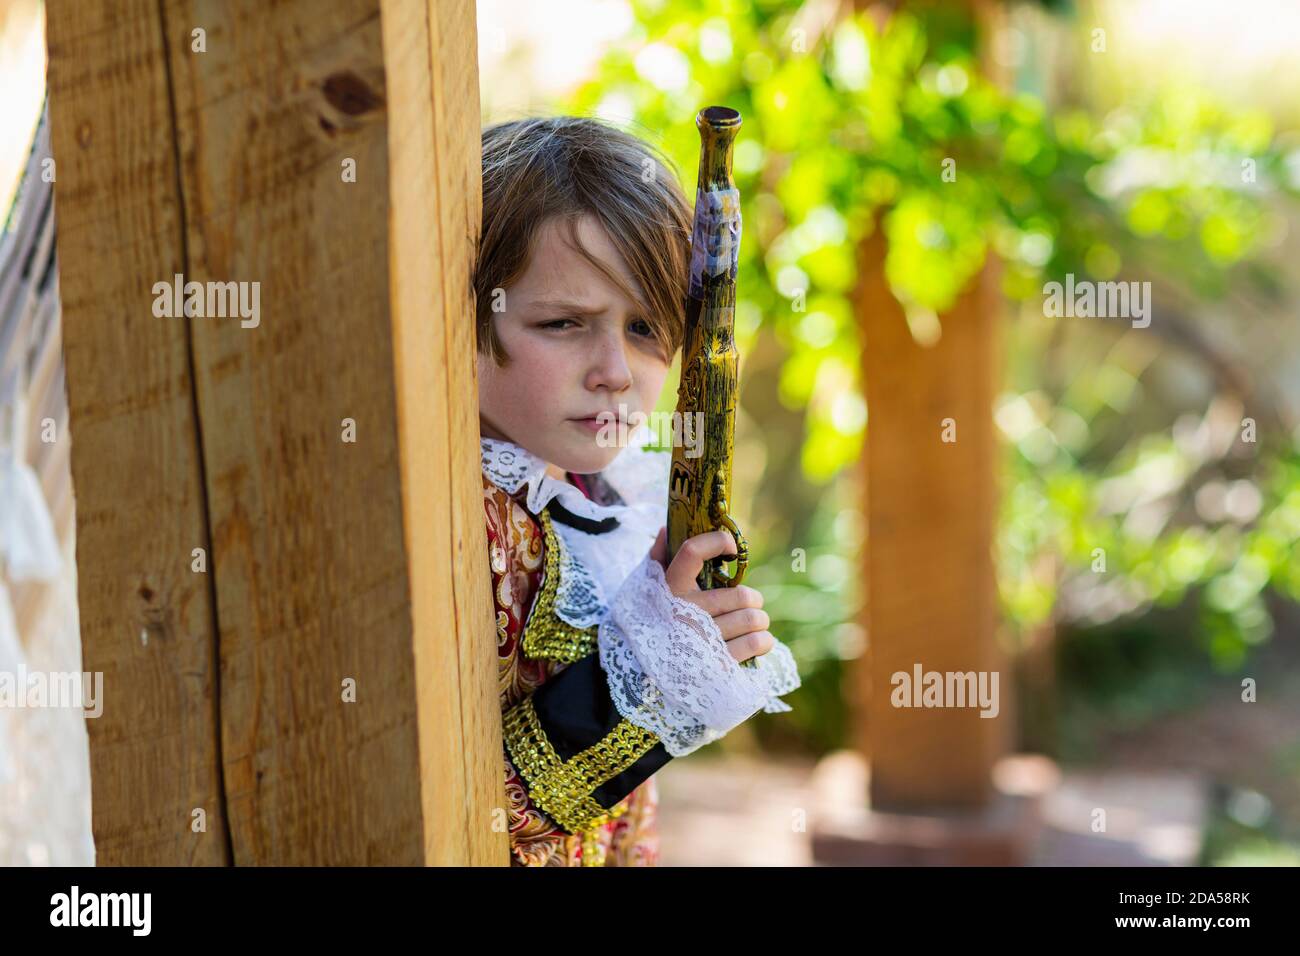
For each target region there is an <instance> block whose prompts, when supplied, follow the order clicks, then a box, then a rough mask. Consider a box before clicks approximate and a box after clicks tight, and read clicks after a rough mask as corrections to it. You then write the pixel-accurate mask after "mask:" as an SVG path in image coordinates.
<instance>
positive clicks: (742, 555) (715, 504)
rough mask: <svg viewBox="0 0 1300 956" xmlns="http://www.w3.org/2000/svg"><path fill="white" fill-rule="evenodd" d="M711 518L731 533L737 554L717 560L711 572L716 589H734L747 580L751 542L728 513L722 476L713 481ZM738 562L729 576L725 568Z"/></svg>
mask: <svg viewBox="0 0 1300 956" xmlns="http://www.w3.org/2000/svg"><path fill="white" fill-rule="evenodd" d="M709 516H710V517H711V518H712V519H713V520H714V521H715V522H716V523H717V524H718V525H720V526H721V527H723V528H726V529H727V530H728V531H730V532H731V536H732V537H733V538H735V539H736V553H735V555H733V556H731V557H721V558H718V559H717V562H718V563H717V564H715V565H714V566H713V568H712V569H711V571H710V575H711V578H712V582H713V586H714V587H723V588H734V587H735V586H736V585H738V584H739V583H740V582H741V581H743V580H744V578H745V571H746V570H747V569H748V568H749V542H748V541H746V540H745V536H744V535H743V534H741V532H740V528H739V526H737V524H736V522H735V520H734V519H733V518H732V517H731V515H730V514H729V513H728V511H727V499H726V496H725V495H724V493H723V481H722V475H720V474H719V475H715V476H714V480H713V501H712V502H711V503H710V504H709ZM732 561H735V562H736V570H735V571H734V572H733V573H732V574H727V573H726V572H725V571H724V570H723V568H724V567H725V565H727V564H729V563H730V562H732Z"/></svg>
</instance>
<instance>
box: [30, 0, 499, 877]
mask: <svg viewBox="0 0 1300 956" xmlns="http://www.w3.org/2000/svg"><path fill="white" fill-rule="evenodd" d="M133 12H134V13H136V14H137V16H136V17H135V18H134V20H133V21H132V22H131V23H128V24H126V25H124V26H123V27H122V28H121V29H122V31H123V32H125V33H126V34H128V35H131V36H135V35H140V36H145V35H149V36H152V37H154V38H155V39H154V41H153V42H154V43H155V44H158V45H160V46H161V47H162V48H163V49H165V51H166V56H165V63H164V65H163V70H162V79H161V81H158V82H155V84H154V86H152V87H150V89H149V91H148V93H149V95H148V97H147V101H148V102H147V104H143V105H142V104H141V103H140V100H142V99H145V98H146V97H145V96H144V91H141V90H140V89H139V88H137V90H136V105H135V106H134V108H135V109H139V110H142V111H144V112H147V113H149V114H150V116H151V117H152V119H153V121H154V122H156V123H159V124H160V125H161V126H162V127H163V129H164V130H170V134H168V135H164V136H161V137H159V136H156V135H155V136H154V137H153V138H151V139H150V140H149V141H148V143H149V155H150V157H151V158H152V160H153V161H154V162H156V163H157V164H158V166H159V167H160V171H161V172H162V176H161V177H160V179H159V180H158V182H156V183H155V184H154V188H155V189H156V190H158V192H159V193H160V195H159V196H157V197H154V201H156V205H157V207H158V208H159V209H161V210H165V211H166V212H167V213H168V219H167V222H168V224H169V226H171V227H172V228H171V229H170V230H169V232H168V234H167V239H168V242H167V243H166V244H165V247H164V251H165V252H166V253H167V257H166V259H165V261H166V262H167V263H168V265H167V267H166V268H163V267H162V266H163V260H162V259H161V258H160V259H159V261H157V262H155V261H154V260H150V261H149V263H148V264H147V268H146V269H145V270H143V271H144V273H145V275H146V277H147V278H148V279H149V284H148V285H145V286H144V287H143V289H144V291H145V292H146V293H147V291H148V289H149V287H150V285H151V284H152V283H153V282H156V281H170V279H171V276H172V274H173V272H183V273H184V276H185V279H186V280H191V281H198V282H223V283H224V282H237V283H254V282H255V283H258V290H259V293H260V316H259V321H258V323H257V325H256V326H255V327H244V325H243V324H241V321H240V318H239V317H213V316H205V317H194V318H192V319H190V320H188V322H187V320H185V319H155V318H154V317H153V316H152V315H151V313H150V311H149V309H148V308H147V307H146V308H145V309H144V310H143V311H142V312H140V315H141V316H142V317H144V319H146V320H148V321H150V322H152V323H154V324H155V325H156V326H157V328H159V329H163V328H165V329H168V330H173V331H181V332H182V333H183V330H184V329H185V328H186V327H187V325H188V327H189V328H190V329H191V332H192V334H191V343H190V358H191V360H192V364H193V368H194V375H193V380H194V381H193V386H194V388H193V391H194V395H195V396H196V398H197V401H196V402H194V401H192V402H191V405H190V409H191V415H193V410H194V408H195V407H197V430H198V434H199V436H200V438H201V456H200V457H199V464H198V472H199V474H200V476H201V478H202V481H203V484H202V490H203V491H204V492H205V493H206V526H207V527H208V528H209V529H210V536H211V552H210V575H209V580H210V581H211V583H212V586H213V588H214V593H215V598H216V599H215V608H214V609H212V611H213V612H214V613H213V618H214V619H215V621H216V626H215V628H216V630H215V644H214V645H213V646H214V649H215V654H216V657H217V659H218V660H219V662H220V665H219V678H220V679H219V682H218V683H217V685H216V689H217V695H216V698H215V700H216V701H217V702H218V703H219V706H218V707H216V708H215V713H216V716H217V720H218V726H219V730H220V741H219V746H220V762H221V767H222V771H223V774H224V791H223V792H224V795H225V799H226V807H227V809H226V819H227V820H228V825H229V842H230V851H229V858H230V860H232V861H233V862H235V863H241V864H242V863H258V864H373V863H385V864H420V863H504V862H506V861H507V844H506V835H505V834H504V833H500V832H496V831H494V830H493V828H492V826H491V823H492V819H493V818H492V808H493V807H496V806H499V805H501V803H502V801H503V799H504V795H503V793H502V776H501V763H500V750H501V744H500V736H499V734H500V727H499V715H498V712H497V710H496V692H495V687H494V682H495V672H494V670H493V669H492V668H493V666H494V664H495V641H494V638H493V634H494V631H495V628H494V625H493V621H492V615H491V610H490V608H491V602H490V596H489V594H488V591H487V588H488V583H487V582H488V576H487V574H486V571H487V568H486V554H485V549H484V547H483V518H482V510H481V505H480V504H479V503H478V490H477V489H478V486H477V484H476V481H477V479H476V478H475V473H476V471H477V469H478V465H477V459H478V423H477V415H476V409H477V387H476V383H475V380H474V363H473V354H474V353H473V348H472V341H473V326H472V321H473V318H472V317H473V310H472V308H471V302H470V299H469V285H468V279H469V270H470V268H471V266H472V262H473V258H472V257H473V250H474V242H475V240H476V236H477V230H478V205H477V203H478V196H479V188H480V186H479V156H478V142H479V133H478V100H477V69H476V65H475V63H474V52H473V51H474V19H473V8H472V5H470V4H468V3H447V4H443V3H427V2H412V0H393V2H383V3H380V2H379V0H339V2H336V3H330V4H318V3H311V2H305V0H298V2H287V3H278V4H265V3H262V2H255V0H238V2H230V3H204V2H192V0H163V2H162V3H161V4H160V5H155V6H153V7H152V9H151V10H150V9H144V8H135V9H134V10H133ZM199 28H201V29H202V30H204V31H205V37H204V39H205V43H206V51H205V52H202V53H196V52H194V51H193V49H192V37H193V31H194V30H195V29H199ZM99 42H101V43H102V38H101V39H100V41H99ZM435 43H440V44H442V49H441V56H442V57H444V58H445V59H437V58H435V49H434V45H435ZM51 51H52V53H53V47H52V48H51ZM64 52H65V55H70V54H71V52H72V51H71V50H66V51H64ZM78 53H79V55H80V56H81V57H82V58H83V59H86V60H88V61H90V63H91V68H92V69H98V68H99V67H96V66H95V61H96V58H99V59H102V58H103V56H104V54H103V53H101V52H99V50H98V45H96V47H95V48H93V49H80V50H79V51H78ZM136 59H138V57H137V58H136ZM444 63H445V64H451V65H453V66H444V65H441V64H444ZM442 73H448V74H450V82H448V77H446V76H442V75H441V74H442ZM109 117H110V118H115V115H114V114H111V113H110V114H109ZM74 141H75V140H74ZM56 142H57V140H56ZM344 160H352V161H354V162H355V168H356V177H355V179H356V181H355V182H349V181H346V179H345V177H344V176H343V175H342V172H343V163H344ZM169 161H170V166H168V162H169ZM61 172H62V171H61ZM76 188H77V186H76V185H75V184H74V185H73V189H74V190H76ZM63 189H64V183H63V181H62V175H61V177H60V201H61V204H60V213H62V208H63V206H62V200H63ZM99 214H100V215H102V214H103V212H102V211H99ZM125 239H126V242H127V248H126V249H118V250H112V249H109V250H106V255H107V256H108V257H109V260H108V261H110V262H114V261H116V259H117V258H121V257H130V256H132V255H134V253H133V252H132V251H131V246H132V245H133V244H134V242H135V237H134V235H133V234H131V233H130V232H128V233H127V235H126V237H125ZM60 251H61V252H62V248H61V250H60ZM173 263H174V264H176V265H175V268H173V267H172V265H171V264H173ZM182 264H183V268H182V267H181V265H182ZM104 266H105V263H104V262H102V261H101V262H100V263H99V267H100V268H101V269H102V268H104ZM94 275H95V276H96V277H98V275H99V273H98V272H95V273H94ZM132 308H136V306H132ZM101 318H103V317H101ZM101 324H102V323H101ZM96 327H98V325H97V326H96ZM182 341H183V338H182ZM147 358H148V357H147V356H142V355H141V354H139V353H138V352H135V353H132V352H129V351H128V352H123V353H121V355H120V359H121V361H120V362H119V363H118V366H119V367H125V368H131V367H134V366H135V365H138V364H140V363H141V362H142V361H145V360H147ZM72 374H73V372H72V370H71V369H70V371H69V375H70V378H71V376H72ZM72 418H73V430H74V436H76V435H79V434H80V430H81V423H80V421H79V413H78V407H77V404H76V403H75V402H74V404H73V408H72ZM344 419H351V420H353V421H354V422H355V438H356V440H355V442H349V441H344V440H343V437H344V433H343V421H344ZM74 447H75V445H74ZM108 460H109V461H112V460H113V459H112V456H111V455H110V456H108ZM85 480H86V482H87V483H92V482H93V478H92V476H90V475H87V476H86V479H85ZM81 488H82V480H81V478H80V477H79V476H78V484H77V490H78V503H80V497H81ZM114 492H115V493H114V495H112V500H114V501H116V503H117V507H118V509H119V510H120V511H122V512H133V513H134V512H137V511H140V510H143V509H144V507H145V503H146V499H144V498H142V497H140V496H139V495H136V494H134V493H133V492H131V491H130V490H129V489H123V488H116V489H114ZM471 492H472V493H471ZM96 494H98V492H96ZM200 516H201V517H202V513H201V515H200ZM78 522H79V526H80V522H81V516H80V514H79V515H78ZM141 530H142V531H143V532H144V534H145V535H146V536H148V532H147V531H144V529H141ZM87 559H88V560H93V561H94V562H96V563H102V564H103V565H105V566H107V567H113V566H115V565H116V559H115V558H114V557H113V556H112V555H111V554H109V553H107V552H105V551H97V552H95V553H94V555H93V557H92V555H90V554H88V555H87ZM83 600H84V599H83ZM107 613H111V612H107ZM209 627H210V629H211V625H209ZM345 682H351V683H352V684H354V686H355V689H356V701H355V703H350V702H346V701H345V700H344V699H343V689H344V685H345ZM152 732H153V731H152V730H151V733H152ZM98 795H99V790H98V781H96V798H97V799H98ZM106 812H112V813H114V814H117V815H121V816H124V817H129V815H130V810H129V808H127V807H125V806H116V807H114V809H113V810H112V811H106ZM97 832H98V830H97ZM151 862H157V861H151Z"/></svg>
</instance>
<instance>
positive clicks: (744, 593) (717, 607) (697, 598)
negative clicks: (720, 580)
mask: <svg viewBox="0 0 1300 956" xmlns="http://www.w3.org/2000/svg"><path fill="white" fill-rule="evenodd" d="M681 597H682V600H685V601H690V602H691V603H692V604H694V605H695V606H697V607H699V608H700V609H701V610H703V611H706V612H707V613H708V615H709V617H717V616H718V615H719V614H726V613H727V612H729V611H739V610H741V609H743V608H747V607H762V606H763V594H762V592H761V591H758V590H757V589H755V588H751V587H749V586H748V585H744V584H739V585H737V586H736V587H734V588H713V589H712V590H709V591H695V592H694V593H692V594H683V595H681Z"/></svg>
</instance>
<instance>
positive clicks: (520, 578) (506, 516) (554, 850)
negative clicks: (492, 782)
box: [483, 476, 659, 866]
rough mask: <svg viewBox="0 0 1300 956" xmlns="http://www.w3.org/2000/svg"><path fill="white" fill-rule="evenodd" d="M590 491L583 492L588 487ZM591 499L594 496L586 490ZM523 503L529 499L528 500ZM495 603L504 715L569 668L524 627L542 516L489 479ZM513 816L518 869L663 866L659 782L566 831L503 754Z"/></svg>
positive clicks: (536, 574) (539, 554)
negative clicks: (620, 810) (534, 652)
mask: <svg viewBox="0 0 1300 956" xmlns="http://www.w3.org/2000/svg"><path fill="white" fill-rule="evenodd" d="M580 487H582V486H580ZM582 491H583V494H585V495H588V496H590V494H589V492H588V491H587V489H586V487H582ZM520 497H521V499H522V494H521V496H520ZM483 509H484V512H485V513H486V517H487V539H488V555H489V559H490V563H491V568H492V597H493V601H494V603H495V605H496V620H497V664H498V670H497V673H498V677H499V689H500V694H501V711H502V713H503V714H504V713H505V712H506V711H507V710H509V709H510V708H511V707H512V706H514V705H515V704H516V703H518V702H519V701H520V700H522V699H523V698H524V697H526V696H528V695H529V694H531V693H532V692H533V691H535V690H536V689H537V688H538V687H540V686H542V684H544V683H546V681H547V680H548V679H549V678H550V677H552V676H553V675H555V674H557V673H559V672H560V671H561V670H563V669H564V668H565V667H567V666H568V665H567V664H564V663H559V662H555V661H539V660H533V659H531V658H529V657H527V656H525V655H524V653H523V649H522V647H521V643H522V641H523V631H524V623H525V622H526V621H527V617H528V612H529V610H530V609H531V608H532V603H533V597H534V595H535V594H536V593H537V589H538V587H539V586H540V582H541V578H542V566H543V559H544V557H545V555H544V553H543V542H544V537H543V534H542V527H541V524H540V522H539V521H538V519H537V518H536V517H534V516H533V515H531V514H529V513H528V510H527V509H526V508H525V507H524V506H523V504H522V503H521V500H516V499H515V498H512V497H511V496H510V495H509V494H507V493H506V492H505V491H504V490H502V489H501V488H498V487H497V486H496V485H494V484H493V483H492V482H491V481H489V480H488V479H487V477H486V476H484V477H483ZM502 757H503V759H504V760H505V775H506V814H507V820H508V826H509V831H510V863H511V865H512V866H583V865H586V866H593V865H594V866H600V865H603V866H654V865H656V864H657V863H658V862H659V836H658V832H657V829H656V825H655V814H656V810H657V807H658V794H657V791H656V789H655V780H654V777H650V778H649V779H648V780H646V782H645V783H643V784H642V785H641V786H640V787H638V788H637V789H635V790H633V791H632V792H631V793H630V794H628V796H627V797H626V798H624V800H623V801H622V804H621V806H626V807H627V811H626V812H625V813H624V814H623V815H622V816H620V817H618V818H616V819H614V820H611V821H609V822H608V823H605V824H602V825H600V826H598V827H594V828H593V829H591V830H589V831H587V832H586V833H566V832H565V831H564V830H562V829H560V828H559V827H558V826H557V825H556V824H555V822H554V821H552V820H551V819H550V818H549V817H548V816H547V815H546V814H545V813H544V812H543V811H541V810H540V809H538V808H537V807H536V806H534V805H533V803H532V801H531V800H530V799H529V797H528V786H527V784H526V783H525V782H524V780H523V779H522V778H521V777H520V776H519V773H518V772H517V771H516V770H515V767H514V765H513V763H512V762H511V760H510V757H509V755H508V754H505V753H504V752H503V754H502Z"/></svg>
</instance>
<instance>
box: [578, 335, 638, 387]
mask: <svg viewBox="0 0 1300 956" xmlns="http://www.w3.org/2000/svg"><path fill="white" fill-rule="evenodd" d="M592 359H593V362H592V367H591V370H590V371H589V372H588V373H587V388H588V389H592V390H594V389H597V388H601V387H602V386H603V387H604V388H607V389H609V390H610V391H611V392H621V391H623V389H625V388H627V387H628V386H629V385H631V384H632V369H631V368H630V367H629V366H628V362H627V355H626V354H624V350H623V344H622V343H621V342H610V341H603V342H601V343H600V344H599V345H598V346H597V347H596V351H595V354H594V355H593V356H592Z"/></svg>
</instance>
